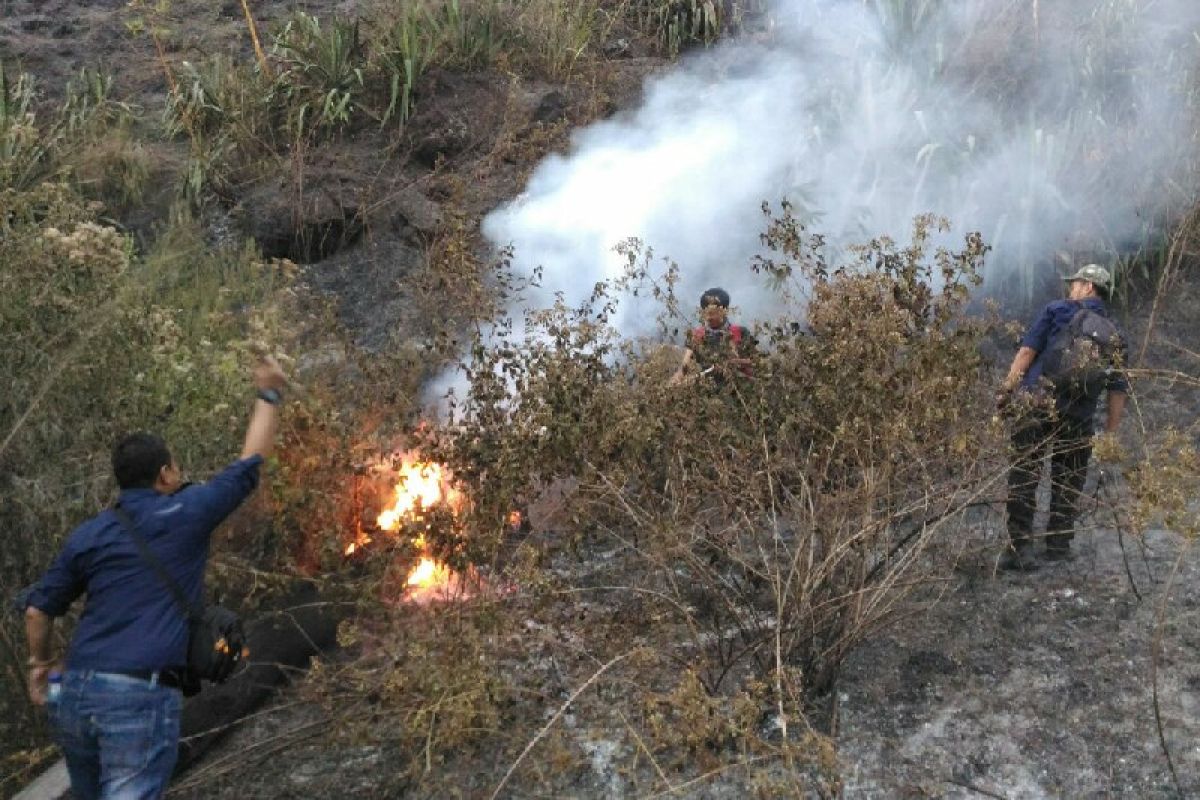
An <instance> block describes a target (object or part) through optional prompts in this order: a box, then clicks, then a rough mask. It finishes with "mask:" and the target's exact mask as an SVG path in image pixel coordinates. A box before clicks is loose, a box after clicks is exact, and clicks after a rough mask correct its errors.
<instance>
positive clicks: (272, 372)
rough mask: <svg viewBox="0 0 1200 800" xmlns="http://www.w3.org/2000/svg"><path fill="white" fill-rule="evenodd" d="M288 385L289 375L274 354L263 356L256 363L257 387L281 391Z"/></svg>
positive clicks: (255, 384) (255, 380)
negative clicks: (284, 372) (285, 373)
mask: <svg viewBox="0 0 1200 800" xmlns="http://www.w3.org/2000/svg"><path fill="white" fill-rule="evenodd" d="M285 386H287V376H286V375H284V374H283V367H281V366H279V362H278V361H276V360H275V359H274V358H273V357H272V356H262V357H260V358H259V360H258V363H257V364H255V365H254V387H255V388H256V389H274V390H275V391H277V392H278V391H281V390H282V389H283V387H285Z"/></svg>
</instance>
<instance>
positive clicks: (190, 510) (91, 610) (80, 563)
mask: <svg viewBox="0 0 1200 800" xmlns="http://www.w3.org/2000/svg"><path fill="white" fill-rule="evenodd" d="M253 377H254V384H255V386H256V388H257V390H258V398H257V400H256V401H255V403H254V410H253V412H252V414H251V417H250V422H249V425H248V426H247V429H246V436H245V442H244V444H243V446H242V453H241V456H240V458H239V459H238V461H236V462H234V463H233V464H232V465H230V466H229V467H227V468H226V469H225V470H224V471H222V472H221V473H220V474H218V475H217V476H216V477H214V478H213V479H212V480H210V481H209V482H207V483H204V484H194V485H183V484H182V483H181V473H180V469H179V466H178V464H177V463H176V462H175V459H174V458H172V456H171V453H170V451H169V450H168V449H167V446H166V443H164V442H163V440H162V439H160V438H159V437H157V436H154V435H152V434H148V433H135V434H132V435H130V436H127V437H125V438H123V439H122V440H121V441H119V442H118V443H117V445H116V446H115V447H114V449H113V454H112V466H113V473H114V474H115V476H116V479H117V484H118V486H119V487H120V490H121V491H120V498H119V500H118V504H119V505H120V506H121V508H122V509H123V510H124V511H125V512H126V513H127V514H128V515H129V517H130V518H131V519H132V520H133V522H134V524H135V525H136V526H137V528H138V530H139V531H140V533H141V535H142V537H143V538H144V539H145V540H146V544H147V546H148V547H149V549H150V551H151V552H152V553H153V554H154V556H155V557H157V559H158V560H159V561H160V562H161V563H162V565H163V567H164V568H165V569H166V570H167V572H168V573H169V574H170V575H171V577H172V578H174V579H175V581H176V582H177V583H178V584H179V586H180V587H181V588H182V589H183V591H184V593H185V594H186V595H187V597H188V599H189V600H192V601H193V602H194V601H197V600H199V599H200V597H201V594H202V592H203V584H204V568H205V565H206V563H207V560H208V547H209V540H210V539H211V537H212V532H213V530H214V529H215V528H216V527H217V526H218V525H219V524H220V523H221V521H222V520H224V519H225V517H227V516H228V515H229V514H230V513H231V512H232V511H233V510H234V509H236V508H237V507H238V506H239V505H240V504H241V503H242V501H243V500H245V499H246V497H247V496H249V495H250V493H251V492H253V491H254V488H255V487H256V486H257V485H258V473H259V469H260V467H261V465H262V462H263V459H264V458H266V457H267V456H268V455H269V454H270V452H271V449H272V446H273V443H274V439H275V430H276V427H277V415H278V405H279V403H280V401H281V399H282V395H281V394H280V393H281V391H282V390H283V388H284V385H285V379H284V375H283V371H282V370H281V369H280V367H279V365H278V364H277V363H276V362H275V361H274V359H270V358H267V359H264V360H262V361H261V362H260V363H259V364H258V365H257V366H256V367H255V369H254V374H253ZM83 594H86V595H87V599H86V601H85V603H84V607H83V613H82V614H81V615H80V618H79V624H78V625H77V627H76V629H75V633H74V635H73V637H72V639H71V644H70V647H69V649H68V651H67V654H66V659H65V663H63V662H62V661H61V660H60V659H59V658H58V657H57V656H56V655H55V654H54V653H53V652H51V640H52V632H53V627H54V619H55V618H56V617H59V616H62V615H63V614H65V613H66V612H67V609H68V608H69V607H70V606H71V604H72V603H73V602H74V601H75V600H76V599H77V598H78V597H79V596H80V595H83ZM24 602H25V604H26V607H25V631H26V636H27V638H28V640H29V654H30V655H29V678H28V683H29V696H30V699H31V700H32V701H33V702H34V703H35V704H38V705H46V706H47V711H48V713H49V717H50V721H51V725H52V727H53V729H54V731H55V738H56V740H57V741H58V744H59V746H60V747H61V748H62V751H63V755H64V756H65V758H66V761H67V770H68V772H69V773H70V776H71V790H72V793H73V795H74V796H75V797H76V798H79V799H80V800H92V798H118V797H119V798H152V797H161V796H162V794H163V792H164V791H165V789H166V786H167V782H168V781H169V780H170V778H171V773H172V771H173V770H174V767H175V760H176V755H177V749H178V745H179V717H180V710H181V708H182V696H181V692H180V689H179V685H180V679H181V676H182V670H183V668H184V666H185V665H186V663H187V643H188V621H187V618H186V616H185V614H184V612H183V610H182V609H181V608H179V606H178V604H177V603H176V600H175V598H174V597H173V596H172V594H171V590H170V589H168V588H167V586H166V585H165V584H164V582H163V581H162V578H161V577H160V576H159V575H158V574H157V573H156V572H155V571H154V568H153V567H152V566H150V564H148V563H147V562H146V561H145V559H144V558H143V557H142V555H141V553H140V552H139V550H138V548H137V545H136V544H135V543H134V541H133V539H132V537H131V536H130V533H129V531H128V530H127V529H126V528H125V527H124V526H123V525H122V524H121V522H120V521H119V520H118V518H117V516H116V515H115V514H114V513H113V512H112V510H107V511H104V512H102V513H100V514H98V515H97V516H95V517H93V518H91V519H89V520H87V521H86V522H84V523H83V524H82V525H80V526H79V527H78V528H76V529H75V530H74V531H73V532H72V533H71V534H70V536H68V537H67V539H66V541H65V543H64V544H63V548H62V550H61V552H60V553H59V555H58V556H57V558H56V559H55V560H54V562H53V564H51V566H50V568H49V570H48V571H47V572H46V574H45V575H44V576H43V577H42V579H41V580H40V581H39V582H38V583H37V584H35V585H34V586H33V587H32V590H31V591H30V592H29V593H28V594H27V595H26V596H25V599H24ZM52 670H53V671H55V672H59V673H60V675H61V681H60V682H58V683H56V686H55V688H56V692H55V694H56V696H54V697H48V689H49V686H50V681H49V678H50V675H51V671H52Z"/></svg>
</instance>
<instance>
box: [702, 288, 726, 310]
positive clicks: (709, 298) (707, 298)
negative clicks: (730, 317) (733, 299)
mask: <svg viewBox="0 0 1200 800" xmlns="http://www.w3.org/2000/svg"><path fill="white" fill-rule="evenodd" d="M714 300H715V301H717V304H718V305H719V306H721V308H729V292H727V291H725V290H724V289H722V288H721V287H719V286H714V287H713V288H711V289H705V290H704V294H702V295H700V307H701V308H704V307H705V306H708V305H711V304H712V302H713V301H714Z"/></svg>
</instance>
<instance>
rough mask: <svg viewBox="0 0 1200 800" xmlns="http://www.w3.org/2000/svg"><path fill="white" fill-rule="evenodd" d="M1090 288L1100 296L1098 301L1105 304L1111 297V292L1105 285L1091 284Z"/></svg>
mask: <svg viewBox="0 0 1200 800" xmlns="http://www.w3.org/2000/svg"><path fill="white" fill-rule="evenodd" d="M1092 288H1093V289H1095V290H1096V294H1098V295H1099V296H1100V299H1101V300H1103V301H1104V302H1106V303H1107V302H1108V301H1109V299H1110V298H1111V297H1112V292H1111V291H1110V290H1109V288H1108V286H1107V285H1106V284H1103V283H1093V284H1092Z"/></svg>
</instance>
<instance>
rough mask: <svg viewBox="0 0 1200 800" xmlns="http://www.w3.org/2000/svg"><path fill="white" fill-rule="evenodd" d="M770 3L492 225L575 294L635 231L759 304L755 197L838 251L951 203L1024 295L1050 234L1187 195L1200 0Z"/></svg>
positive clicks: (1046, 267)
mask: <svg viewBox="0 0 1200 800" xmlns="http://www.w3.org/2000/svg"><path fill="white" fill-rule="evenodd" d="M768 19H769V22H767V23H765V25H764V30H763V31H761V32H759V33H758V34H756V35H748V36H745V37H742V38H741V39H738V40H733V41H731V42H728V43H726V44H725V45H723V46H721V47H718V48H714V49H713V50H710V51H707V52H703V53H700V54H698V55H695V56H693V57H690V58H689V59H687V60H685V62H684V63H682V64H681V65H679V66H678V67H675V68H673V69H672V70H670V71H669V72H667V73H666V74H663V75H661V76H659V77H656V78H654V79H652V80H651V81H649V82H648V84H647V85H646V87H645V92H644V100H643V102H642V105H641V106H640V107H639V108H637V109H636V110H633V111H632V112H630V113H628V114H626V115H623V116H621V117H618V118H614V119H611V120H607V121H604V122H600V123H597V124H595V125H592V126H590V127H589V128H587V129H585V130H582V131H581V132H579V133H578V134H577V136H576V137H575V139H574V141H573V145H572V148H571V151H570V152H569V154H568V155H566V156H554V157H551V158H548V159H547V160H546V161H545V162H544V163H542V164H541V165H540V166H539V167H538V168H537V170H536V171H535V172H534V174H533V176H532V177H531V179H530V181H529V185H528V187H527V188H526V191H525V192H524V193H523V195H522V196H521V197H520V198H518V199H517V200H516V201H514V202H513V203H511V204H509V205H507V206H505V207H503V208H501V209H498V210H497V211H496V212H494V213H493V214H491V215H490V216H489V217H488V218H487V220H486V221H485V225H484V232H485V234H486V235H487V237H488V238H489V240H490V241H492V242H493V243H494V244H496V245H505V244H511V245H513V247H514V248H515V253H516V264H517V266H518V268H519V269H521V270H526V271H528V270H531V269H532V268H533V267H535V266H537V265H541V266H542V267H543V268H544V270H545V278H544V281H543V282H544V285H545V287H546V290H547V292H552V291H561V292H563V293H564V294H565V296H566V299H567V300H568V301H569V302H572V303H577V302H580V301H581V300H582V299H584V298H585V297H586V296H587V294H588V293H589V292H590V291H591V289H592V286H593V285H594V283H595V282H596V281H599V280H603V279H605V278H610V277H613V276H614V275H616V274H618V273H619V271H620V268H621V259H620V258H619V257H618V256H617V255H616V254H615V253H614V252H613V250H612V248H613V246H614V245H615V244H617V243H618V242H619V241H621V240H622V239H624V238H626V237H631V236H634V237H639V238H641V239H642V240H644V241H645V242H646V243H647V244H649V245H650V246H651V247H653V248H654V250H655V252H656V253H657V254H660V255H668V256H670V257H671V258H672V259H674V260H675V261H677V262H678V263H679V264H680V267H681V275H682V285H681V287H680V288H681V294H682V295H683V298H684V300H685V301H686V302H689V303H690V299H689V298H690V296H692V295H695V296H697V297H698V296H699V294H700V292H701V291H702V290H703V289H705V288H707V287H708V286H711V285H721V286H724V287H725V288H727V289H728V290H730V292H731V293H732V294H733V300H734V305H735V306H738V307H739V308H740V311H741V314H742V318H743V319H752V318H753V317H755V316H758V315H760V314H765V313H768V312H769V311H770V310H771V308H770V299H771V293H770V292H769V291H767V290H765V288H764V287H763V286H762V284H761V281H760V280H759V279H757V278H756V277H755V276H754V275H753V274H752V273H751V271H750V270H749V269H748V264H749V262H750V259H751V257H752V256H753V254H754V253H756V252H758V250H759V248H760V244H759V239H758V236H759V234H760V233H761V231H762V230H763V223H764V220H763V217H762V214H761V211H760V207H761V204H762V202H763V201H770V202H772V203H777V202H778V201H779V200H781V199H784V198H787V199H789V200H791V201H792V202H794V203H795V205H796V206H797V207H798V208H799V209H801V212H802V214H801V215H802V216H803V217H805V218H807V219H808V220H809V221H810V229H811V230H812V231H814V232H818V233H822V234H824V235H826V237H827V238H828V240H829V242H830V243H831V244H832V245H833V246H834V248H835V249H836V247H837V246H838V245H843V244H848V243H853V242H861V241H865V240H867V239H870V238H871V237H873V236H877V235H880V234H887V235H891V236H892V237H893V238H895V239H897V240H899V241H901V242H904V241H907V236H908V232H909V231H910V228H911V221H912V218H913V216H914V215H915V214H917V213H921V212H933V213H936V214H940V215H944V216H946V217H948V218H950V220H951V222H952V224H953V225H954V231H955V236H956V237H959V236H961V235H962V234H964V233H965V232H967V231H971V230H978V231H981V232H982V233H983V236H984V239H985V241H987V242H989V243H990V244H992V245H993V246H994V252H993V253H992V254H991V255H990V256H989V262H988V267H987V270H988V275H987V278H988V282H989V285H990V286H991V287H992V288H993V289H994V290H996V291H1010V290H1013V289H1020V290H1022V291H1024V292H1026V293H1029V292H1032V291H1034V289H1033V288H1031V287H1035V286H1037V285H1040V284H1042V283H1043V282H1044V280H1043V279H1044V278H1045V276H1046V275H1047V274H1051V275H1052V274H1053V273H1054V271H1055V269H1056V266H1057V267H1058V268H1062V265H1061V264H1057V265H1056V263H1055V260H1054V254H1055V253H1056V252H1062V251H1080V250H1086V251H1091V252H1098V253H1101V254H1108V255H1109V256H1112V255H1116V254H1118V253H1120V252H1122V251H1123V250H1125V249H1126V248H1128V247H1129V246H1130V245H1131V244H1136V243H1139V242H1144V241H1145V240H1146V237H1147V235H1148V232H1149V231H1151V230H1152V229H1153V228H1154V226H1155V225H1157V224H1161V223H1162V222H1163V221H1164V220H1166V219H1168V218H1169V217H1170V215H1171V214H1172V213H1176V212H1177V211H1178V209H1179V208H1181V207H1182V205H1183V204H1185V203H1189V202H1191V201H1192V199H1193V198H1192V195H1191V185H1192V184H1191V181H1190V177H1191V176H1190V175H1184V174H1182V170H1184V169H1185V168H1187V167H1189V166H1190V160H1191V156H1192V154H1193V151H1194V149H1195V146H1194V142H1193V140H1192V139H1193V136H1194V132H1193V129H1194V124H1193V123H1194V118H1193V116H1192V112H1193V103H1192V91H1193V82H1194V80H1193V79H1194V75H1193V66H1194V64H1195V62H1196V55H1197V53H1198V52H1200V44H1198V41H1200V40H1198V39H1197V33H1196V32H1197V30H1198V25H1200V2H1197V0H1155V1H1151V0H1088V1H1087V2H1082V1H1080V0H1040V3H1039V2H1038V1H1037V0H1012V1H1011V2H1008V1H1005V2H1001V0H944V2H938V1H937V0H779V1H778V2H776V3H775V4H774V5H773V8H772V10H771V11H770V13H769V17H768ZM959 241H961V239H959ZM618 324H619V325H620V326H621V328H622V329H623V330H625V331H627V332H629V333H649V332H651V329H652V319H651V318H650V317H649V316H648V315H646V314H644V313H638V312H637V310H636V309H626V311H625V314H624V317H623V318H622V319H620V320H618Z"/></svg>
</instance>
